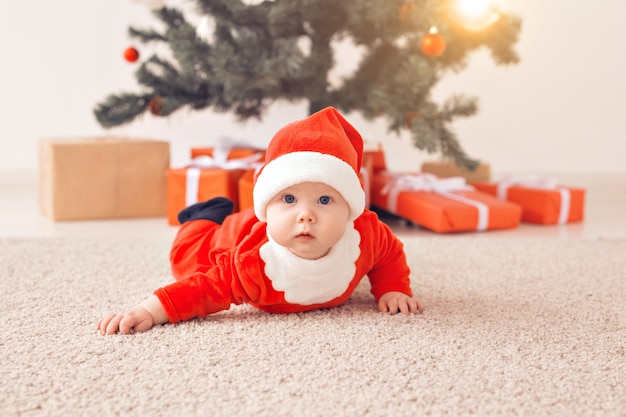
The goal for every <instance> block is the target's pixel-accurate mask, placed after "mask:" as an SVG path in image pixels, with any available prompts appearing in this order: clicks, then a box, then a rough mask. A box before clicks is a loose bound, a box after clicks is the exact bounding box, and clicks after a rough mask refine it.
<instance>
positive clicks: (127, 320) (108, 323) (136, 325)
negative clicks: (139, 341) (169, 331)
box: [96, 306, 154, 334]
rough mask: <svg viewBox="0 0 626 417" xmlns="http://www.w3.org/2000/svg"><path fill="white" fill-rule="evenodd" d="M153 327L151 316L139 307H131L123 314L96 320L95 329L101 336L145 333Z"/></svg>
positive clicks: (109, 315) (110, 315)
mask: <svg viewBox="0 0 626 417" xmlns="http://www.w3.org/2000/svg"><path fill="white" fill-rule="evenodd" d="M153 325H154V319H153V318H152V315H151V314H150V313H149V312H148V310H146V309H145V308H143V307H141V306H137V307H133V308H132V309H130V310H128V311H125V312H123V313H114V314H108V315H106V316H104V317H102V318H101V319H100V320H98V324H97V326H96V329H97V330H99V331H100V333H102V334H115V333H117V332H118V331H119V332H120V333H124V334H129V333H130V332H131V330H132V331H134V332H145V331H146V330H149V329H150V328H151V327H152V326H153Z"/></svg>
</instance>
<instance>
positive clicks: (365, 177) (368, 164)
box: [359, 154, 384, 208]
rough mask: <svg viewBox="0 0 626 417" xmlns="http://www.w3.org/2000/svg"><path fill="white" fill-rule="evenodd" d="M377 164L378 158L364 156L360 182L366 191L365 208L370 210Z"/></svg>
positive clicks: (369, 155)
mask: <svg viewBox="0 0 626 417" xmlns="http://www.w3.org/2000/svg"><path fill="white" fill-rule="evenodd" d="M383 162H384V160H383ZM375 163H376V157H375V156H374V155H371V154H367V155H363V160H362V165H361V170H360V171H359V180H361V185H362V186H363V190H365V208H369V207H370V206H371V204H372V178H373V177H374V164H375Z"/></svg>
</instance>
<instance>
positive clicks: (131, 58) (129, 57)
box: [124, 46, 139, 62]
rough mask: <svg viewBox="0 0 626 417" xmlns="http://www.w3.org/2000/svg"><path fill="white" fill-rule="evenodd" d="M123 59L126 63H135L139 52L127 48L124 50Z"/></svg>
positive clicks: (130, 47)
mask: <svg viewBox="0 0 626 417" xmlns="http://www.w3.org/2000/svg"><path fill="white" fill-rule="evenodd" d="M124 59H125V60H126V61H128V62H137V60H138V59H139V51H138V50H137V48H135V47H132V46H129V47H128V48H126V49H125V50H124Z"/></svg>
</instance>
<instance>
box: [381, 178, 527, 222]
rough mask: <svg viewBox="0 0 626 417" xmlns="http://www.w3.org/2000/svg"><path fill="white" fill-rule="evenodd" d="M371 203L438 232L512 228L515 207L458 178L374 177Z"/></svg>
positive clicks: (518, 215)
mask: <svg viewBox="0 0 626 417" xmlns="http://www.w3.org/2000/svg"><path fill="white" fill-rule="evenodd" d="M372 204H373V205H374V206H376V207H379V208H381V209H383V210H386V211H388V212H390V213H392V214H395V215H397V216H400V217H403V218H405V219H407V220H410V221H412V222H414V223H417V224H419V225H420V226H423V227H425V228H427V229H429V230H432V231H434V232H439V233H448V232H469V231H484V230H495V229H509V228H515V227H517V226H518V225H519V222H520V218H521V215H522V209H521V207H520V206H518V205H517V204H513V203H510V202H507V201H503V200H500V199H498V198H496V197H494V196H492V195H489V194H486V193H483V192H480V191H476V190H475V189H473V188H472V187H471V186H469V185H467V183H466V182H465V179H464V178H462V177H453V178H437V177H435V176H434V175H430V174H391V173H388V172H379V173H376V174H374V179H373V193H372Z"/></svg>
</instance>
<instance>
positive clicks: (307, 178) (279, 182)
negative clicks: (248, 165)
mask: <svg viewBox="0 0 626 417" xmlns="http://www.w3.org/2000/svg"><path fill="white" fill-rule="evenodd" d="M302 182H321V183H323V184H327V185H329V186H331V187H333V188H334V189H335V190H337V191H339V193H340V194H341V195H342V196H343V198H344V199H345V200H346V202H347V203H348V205H349V206H350V220H355V219H356V218H357V217H359V216H360V215H361V214H362V213H363V210H364V209H365V191H364V190H363V188H362V186H361V181H359V177H358V176H357V174H356V172H355V171H354V169H353V168H352V167H351V166H350V165H349V164H347V163H346V162H344V161H343V160H341V159H340V158H337V157H336V156H333V155H330V154H325V153H320V152H308V151H305V152H291V153H286V154H284V155H281V156H279V157H277V158H276V159H274V160H272V161H270V162H268V163H267V164H266V165H265V166H264V167H263V169H262V170H261V172H260V173H259V175H258V177H257V179H256V183H255V185H254V190H253V194H252V195H253V200H254V213H255V214H256V216H257V218H258V219H259V220H261V221H266V217H265V207H266V206H267V203H268V202H269V201H270V200H271V199H272V198H273V197H274V196H275V195H276V194H278V193H279V192H280V191H282V190H284V189H285V188H287V187H291V186H292V185H296V184H300V183H302Z"/></svg>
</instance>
